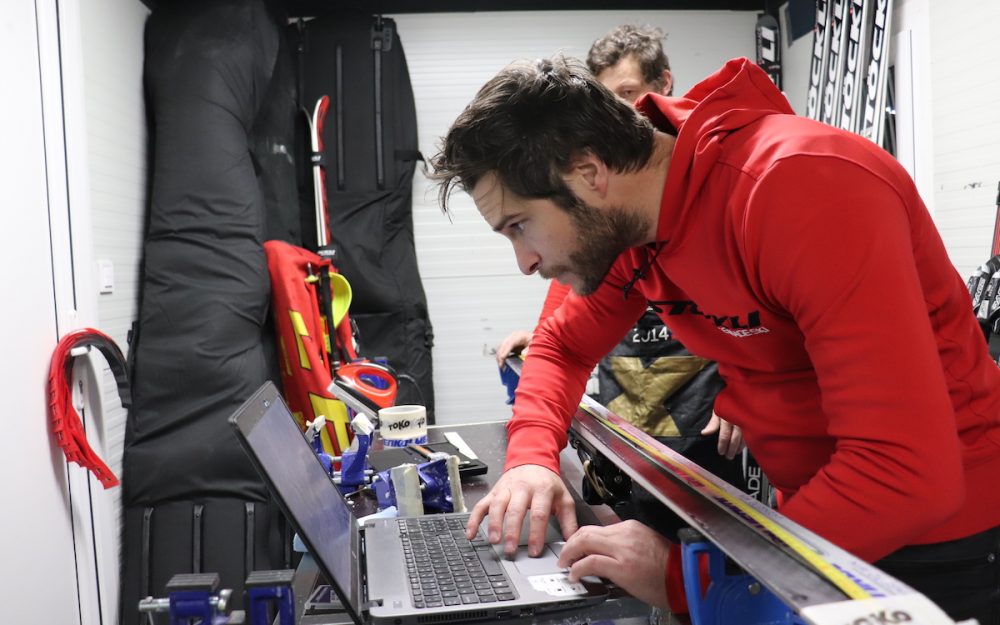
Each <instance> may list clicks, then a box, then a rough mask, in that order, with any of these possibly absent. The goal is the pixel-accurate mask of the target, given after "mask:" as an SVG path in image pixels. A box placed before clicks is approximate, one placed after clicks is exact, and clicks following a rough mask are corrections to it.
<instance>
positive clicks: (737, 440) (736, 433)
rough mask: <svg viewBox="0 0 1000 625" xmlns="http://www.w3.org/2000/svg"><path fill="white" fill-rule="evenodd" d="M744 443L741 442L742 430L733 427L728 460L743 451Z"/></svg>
mask: <svg viewBox="0 0 1000 625" xmlns="http://www.w3.org/2000/svg"><path fill="white" fill-rule="evenodd" d="M744 447H746V442H745V441H744V440H743V430H741V429H740V428H738V427H737V426H735V425H734V426H733V435H732V436H731V437H730V439H729V456H728V457H729V459H730V460H732V459H733V458H735V457H736V455H737V454H739V453H740V452H742V451H743V448H744Z"/></svg>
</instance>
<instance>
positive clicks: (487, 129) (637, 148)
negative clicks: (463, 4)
mask: <svg viewBox="0 0 1000 625" xmlns="http://www.w3.org/2000/svg"><path fill="white" fill-rule="evenodd" d="M652 151H653V126H652V125H651V124H650V123H649V121H648V120H646V119H645V118H644V117H642V116H640V115H638V114H637V113H636V112H635V111H634V110H633V109H632V107H631V106H629V105H628V104H627V103H626V102H624V101H623V100H620V99H619V98H617V97H616V96H615V95H614V94H613V93H611V92H610V91H609V90H608V89H607V88H605V87H604V86H603V85H601V84H600V83H599V82H597V80H596V79H595V78H594V77H593V75H592V74H591V73H590V72H589V71H588V70H587V68H586V67H585V66H584V65H583V63H581V62H580V61H578V60H576V59H571V58H564V57H559V58H554V59H542V60H537V61H530V62H529V61H521V62H517V63H514V64H512V65H509V66H508V67H506V68H505V69H503V70H501V71H500V73H499V74H497V75H496V76H495V77H493V78H492V79H491V80H490V81H489V82H487V83H486V84H485V85H483V87H482V88H481V89H480V90H479V93H477V94H476V97H475V98H474V99H473V100H472V102H471V103H470V104H469V105H468V106H466V107H465V110H464V111H462V113H461V114H460V115H459V116H458V118H457V119H456V120H455V122H454V123H453V124H452V126H451V128H450V129H449V130H448V133H447V134H446V135H445V136H444V138H443V139H442V143H441V150H440V152H438V153H437V154H436V155H435V156H434V157H433V158H432V159H431V166H432V168H433V173H431V175H430V177H431V178H432V179H433V180H436V181H437V182H438V183H439V184H440V200H441V208H442V210H443V211H444V212H445V213H447V212H448V198H449V196H450V195H451V192H452V190H453V189H454V188H455V187H456V186H461V188H463V189H464V190H465V191H466V192H469V191H471V190H472V188H473V187H474V186H476V183H477V182H478V181H479V179H480V178H482V176H483V175H485V174H488V173H491V172H492V173H494V174H495V175H496V176H497V179H498V180H499V182H500V183H501V184H502V185H503V187H504V188H505V189H507V190H509V191H512V192H514V193H516V194H518V195H520V196H522V197H526V198H548V199H552V200H553V201H555V202H556V204H558V205H559V206H561V207H562V208H564V209H566V210H571V209H572V208H573V206H574V205H575V201H576V198H575V197H574V196H573V194H572V193H571V192H570V190H569V189H568V188H567V187H566V184H565V182H564V181H563V179H562V174H563V173H564V172H566V171H568V170H569V167H570V164H571V163H572V159H573V158H574V156H576V155H579V154H583V153H588V152H589V153H591V154H593V155H595V156H597V157H598V158H600V159H601V160H602V161H604V163H605V164H607V166H608V167H609V168H610V169H611V170H612V171H619V172H625V171H635V170H638V169H640V168H641V167H642V166H643V165H645V164H646V162H647V161H648V160H649V157H650V155H651V154H652Z"/></svg>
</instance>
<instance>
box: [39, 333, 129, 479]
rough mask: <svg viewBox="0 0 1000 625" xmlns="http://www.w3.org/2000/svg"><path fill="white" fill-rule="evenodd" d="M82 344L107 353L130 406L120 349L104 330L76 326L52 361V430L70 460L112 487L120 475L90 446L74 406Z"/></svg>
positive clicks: (50, 387)
mask: <svg viewBox="0 0 1000 625" xmlns="http://www.w3.org/2000/svg"><path fill="white" fill-rule="evenodd" d="M82 346H92V347H96V348H97V349H98V350H99V351H100V352H101V353H102V354H104V357H105V358H106V359H107V361H108V364H109V365H110V366H111V372H112V373H113V374H114V376H115V379H116V381H117V383H118V394H119V397H120V398H121V400H122V406H124V407H125V408H126V409H127V408H129V407H130V406H131V403H132V402H131V396H130V394H129V388H128V373H127V368H126V365H125V358H124V357H123V356H122V353H121V350H120V349H118V346H117V345H116V344H115V342H114V341H113V340H111V338H110V337H108V336H107V335H106V334H104V333H102V332H98V331H97V330H94V329H91V328H83V329H81V330H74V331H73V332H70V333H69V334H67V335H66V336H64V337H63V338H62V340H60V341H59V344H58V345H56V349H55V352H54V353H53V354H52V362H51V363H50V365H49V389H48V390H49V418H50V419H51V422H52V434H53V435H54V436H55V437H56V442H57V443H58V444H59V446H60V447H61V448H62V450H63V453H64V454H65V455H66V460H67V461H69V462H75V463H77V464H78V465H80V466H81V467H84V468H85V469H88V470H90V471H91V472H93V474H94V475H95V476H96V477H97V479H98V480H99V481H100V482H101V484H103V485H104V488H111V487H112V486H117V485H118V484H119V482H118V478H117V477H115V475H114V473H112V472H111V469H109V468H108V465H106V464H105V463H104V461H103V460H101V459H100V457H99V456H98V455H97V454H96V453H94V450H93V449H91V447H90V443H89V442H88V441H87V433H86V432H85V431H84V429H83V423H82V422H81V421H80V415H78V414H77V412H76V408H74V407H73V392H72V388H71V386H70V383H71V382H72V377H73V358H74V356H73V355H72V351H73V349H74V348H76V347H82Z"/></svg>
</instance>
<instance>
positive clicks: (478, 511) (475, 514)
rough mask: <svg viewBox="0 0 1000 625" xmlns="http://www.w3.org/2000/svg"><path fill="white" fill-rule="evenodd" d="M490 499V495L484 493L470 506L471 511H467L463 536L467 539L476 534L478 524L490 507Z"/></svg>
mask: <svg viewBox="0 0 1000 625" xmlns="http://www.w3.org/2000/svg"><path fill="white" fill-rule="evenodd" d="M491 499H492V496H491V495H486V496H485V497H483V498H482V499H480V500H479V501H477V502H476V505H474V506H472V511H471V512H470V513H469V521H468V522H467V523H466V524H465V537H466V538H467V539H468V540H472V539H473V538H474V537H475V536H476V531H477V530H478V529H479V524H480V523H482V522H483V519H484V518H486V513H487V512H488V511H489V509H490V501H491Z"/></svg>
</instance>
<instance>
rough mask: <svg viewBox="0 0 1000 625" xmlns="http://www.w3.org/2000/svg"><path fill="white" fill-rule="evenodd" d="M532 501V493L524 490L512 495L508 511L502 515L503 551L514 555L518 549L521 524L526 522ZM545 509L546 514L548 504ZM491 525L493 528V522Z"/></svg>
mask: <svg viewBox="0 0 1000 625" xmlns="http://www.w3.org/2000/svg"><path fill="white" fill-rule="evenodd" d="M536 498H537V495H536ZM531 503H532V498H531V495H530V494H528V493H525V492H524V491H523V490H518V491H517V492H515V493H511V495H510V501H509V502H508V503H507V512H506V514H504V515H503V516H502V517H501V518H502V519H503V552H504V553H505V554H507V555H513V554H514V552H516V551H517V546H518V544H519V543H520V542H521V526H522V525H523V524H524V515H525V514H526V513H527V512H528V505H529V504H531ZM545 509H546V515H548V506H546V507H545ZM490 527H491V529H492V523H491V525H490ZM490 542H492V541H490Z"/></svg>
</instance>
